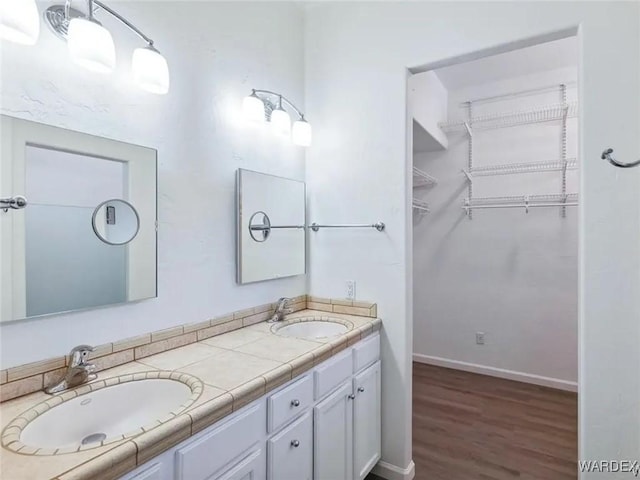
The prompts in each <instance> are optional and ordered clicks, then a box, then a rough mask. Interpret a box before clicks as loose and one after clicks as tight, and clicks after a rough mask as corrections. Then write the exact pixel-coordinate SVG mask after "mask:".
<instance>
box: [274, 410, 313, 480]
mask: <svg viewBox="0 0 640 480" xmlns="http://www.w3.org/2000/svg"><path fill="white" fill-rule="evenodd" d="M267 451H268V455H269V461H268V462H267V465H268V467H267V473H268V475H267V478H268V480H312V478H311V477H312V476H313V420H312V417H311V413H309V412H307V413H306V414H304V415H303V416H302V417H301V418H300V420H298V421H296V422H294V423H293V424H291V425H290V426H288V427H287V428H285V429H284V430H282V432H280V433H278V434H277V435H275V436H273V438H271V439H270V440H269V441H268V442H267Z"/></svg>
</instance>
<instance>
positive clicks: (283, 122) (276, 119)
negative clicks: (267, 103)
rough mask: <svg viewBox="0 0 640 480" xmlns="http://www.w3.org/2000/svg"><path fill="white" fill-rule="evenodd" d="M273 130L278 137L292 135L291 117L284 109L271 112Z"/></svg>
mask: <svg viewBox="0 0 640 480" xmlns="http://www.w3.org/2000/svg"><path fill="white" fill-rule="evenodd" d="M271 128H272V129H273V131H274V132H275V133H277V134H278V135H289V134H290V133H291V117H290V116H289V114H288V113H287V112H286V111H285V110H284V109H282V108H276V109H275V110H274V111H273V112H271Z"/></svg>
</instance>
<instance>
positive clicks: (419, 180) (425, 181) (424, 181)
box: [413, 167, 438, 187]
mask: <svg viewBox="0 0 640 480" xmlns="http://www.w3.org/2000/svg"><path fill="white" fill-rule="evenodd" d="M437 184H438V180H437V179H436V178H435V177H432V176H431V175H429V174H428V173H426V172H423V171H422V170H420V169H419V168H416V167H413V186H414V187H426V186H432V185H437Z"/></svg>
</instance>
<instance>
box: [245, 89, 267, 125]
mask: <svg viewBox="0 0 640 480" xmlns="http://www.w3.org/2000/svg"><path fill="white" fill-rule="evenodd" d="M242 110H243V112H244V117H245V118H246V119H247V120H249V121H251V122H264V121H265V115H264V102H263V101H262V100H260V98H259V97H258V96H257V95H256V92H253V93H252V94H251V95H249V96H248V97H244V101H243V102H242Z"/></svg>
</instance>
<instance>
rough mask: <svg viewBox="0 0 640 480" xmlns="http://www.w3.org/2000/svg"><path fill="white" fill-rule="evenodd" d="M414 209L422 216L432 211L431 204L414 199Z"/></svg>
mask: <svg viewBox="0 0 640 480" xmlns="http://www.w3.org/2000/svg"><path fill="white" fill-rule="evenodd" d="M412 207H413V209H414V210H416V211H417V212H418V213H420V214H422V215H425V214H427V213H430V212H431V209H430V208H429V204H428V203H427V202H425V201H424V200H420V199H418V198H414V199H413V203H412Z"/></svg>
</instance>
